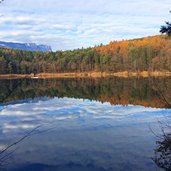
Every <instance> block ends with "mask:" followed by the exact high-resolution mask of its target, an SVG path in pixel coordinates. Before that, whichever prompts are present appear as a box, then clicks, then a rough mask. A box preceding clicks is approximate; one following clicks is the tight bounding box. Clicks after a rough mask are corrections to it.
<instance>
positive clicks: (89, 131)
mask: <svg viewBox="0 0 171 171" xmlns="http://www.w3.org/2000/svg"><path fill="white" fill-rule="evenodd" d="M170 90H171V78H169V77H168V78H117V77H116V78H115V77H109V78H108V77H107V78H96V79H95V78H66V79H62V78H60V79H14V80H11V79H9V80H0V150H1V151H0V170H5V171H52V170H55V171H115V170H116V171H125V170H127V171H131V170H136V171H137V170H138V171H141V170H142V171H153V170H169V169H171V136H170V135H171V134H170V133H171V128H170V126H171V108H170V107H171V106H170V104H171V91H170Z"/></svg>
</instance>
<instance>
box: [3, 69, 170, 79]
mask: <svg viewBox="0 0 171 171" xmlns="http://www.w3.org/2000/svg"><path fill="white" fill-rule="evenodd" d="M108 76H114V77H125V78H127V77H170V76H171V72H170V71H153V72H152V71H142V72H128V71H124V72H81V73H38V74H36V75H35V77H34V76H33V74H0V79H22V78H82V77H83V78H86V77H93V78H98V77H108Z"/></svg>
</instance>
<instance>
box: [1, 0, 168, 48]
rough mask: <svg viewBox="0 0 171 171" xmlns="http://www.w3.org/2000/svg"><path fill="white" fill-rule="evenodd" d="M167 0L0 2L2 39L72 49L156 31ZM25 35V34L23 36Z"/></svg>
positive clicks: (165, 10)
mask: <svg viewBox="0 0 171 171" xmlns="http://www.w3.org/2000/svg"><path fill="white" fill-rule="evenodd" d="M170 5H171V3H170V1H169V0H149V1H135V0H120V1H116V0H107V1H106V0H98V3H97V1H95V0H92V1H88V2H87V1H86V0H79V1H77V0H70V1H68V0H63V1H61V0H49V1H47V0H37V1H34V0H29V1H22V0H13V1H4V3H3V4H1V6H0V11H1V14H0V24H1V28H0V35H1V39H2V40H3V41H17V42H26V43H29V42H35V43H40V44H42V43H44V44H49V45H52V46H53V49H54V50H57V49H74V48H80V47H82V46H84V47H88V46H93V45H95V44H100V43H108V42H110V41H111V40H114V39H128V38H137V37H142V36H147V35H155V34H158V33H159V28H160V26H161V25H162V24H163V22H164V21H165V20H169V18H170V16H169V10H170V9H169V8H170ZM24 35H25V36H24Z"/></svg>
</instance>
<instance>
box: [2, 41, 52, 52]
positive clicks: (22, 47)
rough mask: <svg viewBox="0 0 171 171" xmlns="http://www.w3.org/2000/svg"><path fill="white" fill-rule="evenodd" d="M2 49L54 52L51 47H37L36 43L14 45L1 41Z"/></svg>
mask: <svg viewBox="0 0 171 171" xmlns="http://www.w3.org/2000/svg"><path fill="white" fill-rule="evenodd" d="M0 47H3V48H11V49H20V50H26V51H41V52H50V51H52V49H51V47H50V46H47V45H37V44H35V43H13V42H2V41H0Z"/></svg>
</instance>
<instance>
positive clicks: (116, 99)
mask: <svg viewBox="0 0 171 171" xmlns="http://www.w3.org/2000/svg"><path fill="white" fill-rule="evenodd" d="M170 87H171V78H113V77H112V78H98V79H93V78H92V79H91V78H87V79H85V78H78V79H73V78H72V79H44V80H43V79H40V80H29V79H26V80H0V90H1V91H0V102H1V103H2V102H3V103H4V102H11V101H15V103H16V101H17V100H23V99H29V98H30V100H31V99H33V98H34V99H35V98H40V97H49V98H52V97H71V98H81V99H90V100H97V101H101V102H110V103H111V104H121V105H128V104H135V105H143V106H146V107H158V108H169V107H170V105H169V103H170V102H171V91H170ZM37 100H38V99H37Z"/></svg>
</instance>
